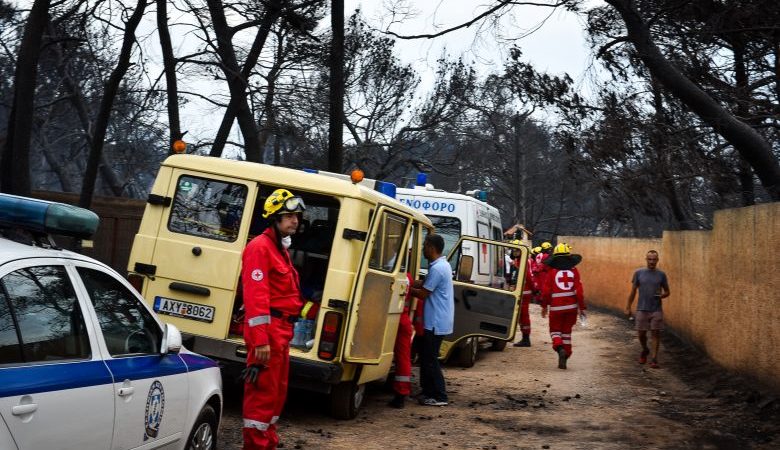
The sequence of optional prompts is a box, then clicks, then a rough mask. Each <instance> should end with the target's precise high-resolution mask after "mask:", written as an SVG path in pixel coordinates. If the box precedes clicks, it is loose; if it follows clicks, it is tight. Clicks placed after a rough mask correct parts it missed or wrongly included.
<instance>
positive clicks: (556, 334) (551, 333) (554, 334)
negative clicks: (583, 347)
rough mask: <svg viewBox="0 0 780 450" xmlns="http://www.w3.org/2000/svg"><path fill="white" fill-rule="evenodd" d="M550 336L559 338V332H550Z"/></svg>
mask: <svg viewBox="0 0 780 450" xmlns="http://www.w3.org/2000/svg"><path fill="white" fill-rule="evenodd" d="M550 336H552V337H555V336H558V337H561V332H560V331H551V332H550Z"/></svg>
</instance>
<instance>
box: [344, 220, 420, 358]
mask: <svg viewBox="0 0 780 450" xmlns="http://www.w3.org/2000/svg"><path fill="white" fill-rule="evenodd" d="M410 226H411V219H410V218H409V217H408V216H406V215H403V214H402V213H400V212H397V211H394V210H391V209H388V208H385V207H381V208H379V209H378V210H377V211H376V212H375V214H374V220H373V222H372V226H371V231H370V232H369V234H368V237H367V241H366V248H365V251H364V252H363V258H362V260H361V267H360V271H359V272H358V275H357V282H356V283H355V291H354V292H355V295H354V296H353V300H352V307H351V313H350V317H349V324H348V325H347V338H346V345H345V349H344V359H345V360H347V361H350V362H359V363H364V364H380V363H383V364H388V368H389V364H390V362H392V356H393V346H394V345H395V333H396V331H397V330H398V320H399V318H400V314H401V313H402V312H403V309H404V300H405V298H406V292H407V291H408V289H409V280H408V279H407V278H406V274H405V273H403V272H401V271H400V267H401V261H402V260H403V259H404V258H405V256H406V255H404V254H402V252H406V251H407V245H406V242H407V239H408V238H409V229H410ZM391 335H392V336H391Z"/></svg>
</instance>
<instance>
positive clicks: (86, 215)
mask: <svg viewBox="0 0 780 450" xmlns="http://www.w3.org/2000/svg"><path fill="white" fill-rule="evenodd" d="M99 223H100V218H99V217H98V215H97V214H95V213H93V212H92V211H90V210H88V209H84V208H79V207H76V206H71V205H66V204H64V203H55V202H47V201H45V200H36V199H32V198H27V197H18V196H16V195H9V194H0V225H3V226H7V227H15V228H22V229H25V230H29V231H35V232H40V233H52V234H60V235H63V236H72V237H77V238H89V237H91V236H92V235H93V234H95V231H96V230H97V227H98V224H99Z"/></svg>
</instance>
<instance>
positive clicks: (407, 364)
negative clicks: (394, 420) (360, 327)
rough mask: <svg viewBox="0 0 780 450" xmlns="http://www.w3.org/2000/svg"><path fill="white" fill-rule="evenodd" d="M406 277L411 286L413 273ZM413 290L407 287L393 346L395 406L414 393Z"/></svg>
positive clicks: (391, 404)
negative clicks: (411, 315) (410, 313)
mask: <svg viewBox="0 0 780 450" xmlns="http://www.w3.org/2000/svg"><path fill="white" fill-rule="evenodd" d="M406 278H407V280H408V281H409V285H408V286H411V285H412V283H413V281H414V280H412V275H411V274H409V273H408V272H407V274H406ZM411 302H412V290H411V289H409V288H408V287H407V291H406V300H405V301H404V311H403V313H401V317H400V319H399V320H398V333H397V334H396V335H395V347H394V348H393V358H394V359H395V377H394V378H393V390H394V391H395V396H394V397H393V399H392V400H390V403H388V405H389V406H392V407H393V408H403V407H404V401H405V400H406V397H408V396H409V395H410V394H411V393H412V336H413V335H414V327H413V326H412V319H411V318H410V317H409V310H410V309H411Z"/></svg>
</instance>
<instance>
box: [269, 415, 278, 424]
mask: <svg viewBox="0 0 780 450" xmlns="http://www.w3.org/2000/svg"><path fill="white" fill-rule="evenodd" d="M278 421H279V416H273V417H271V424H272V425H273V424H275V423H276V422H278Z"/></svg>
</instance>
